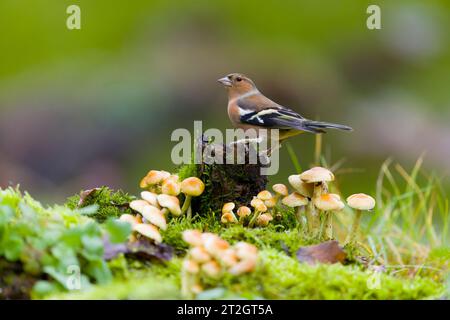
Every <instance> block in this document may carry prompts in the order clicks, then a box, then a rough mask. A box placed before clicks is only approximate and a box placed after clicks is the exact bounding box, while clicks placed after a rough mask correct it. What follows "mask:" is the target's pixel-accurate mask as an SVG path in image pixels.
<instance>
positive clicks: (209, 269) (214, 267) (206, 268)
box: [201, 260, 221, 278]
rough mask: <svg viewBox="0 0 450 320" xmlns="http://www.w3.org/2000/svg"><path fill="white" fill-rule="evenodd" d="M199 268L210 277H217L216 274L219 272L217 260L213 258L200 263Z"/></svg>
mask: <svg viewBox="0 0 450 320" xmlns="http://www.w3.org/2000/svg"><path fill="white" fill-rule="evenodd" d="M201 269H202V271H203V272H204V273H205V274H206V275H207V276H209V277H211V278H217V276H219V275H220V273H221V268H220V265H219V264H218V263H217V261H214V260H211V261H209V262H206V263H204V264H202V267H201Z"/></svg>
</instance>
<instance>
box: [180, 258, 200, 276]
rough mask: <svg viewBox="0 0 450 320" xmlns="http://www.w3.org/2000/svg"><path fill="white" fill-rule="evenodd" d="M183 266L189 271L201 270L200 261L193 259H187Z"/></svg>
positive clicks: (196, 271)
mask: <svg viewBox="0 0 450 320" xmlns="http://www.w3.org/2000/svg"><path fill="white" fill-rule="evenodd" d="M182 268H183V270H185V271H186V272H188V273H198V272H199V271H200V266H199V265H198V263H197V262H195V261H194V260H191V259H185V260H184V261H183V265H182Z"/></svg>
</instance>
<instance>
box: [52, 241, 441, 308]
mask: <svg viewBox="0 0 450 320" xmlns="http://www.w3.org/2000/svg"><path fill="white" fill-rule="evenodd" d="M180 269H181V259H180V258H175V259H173V260H171V261H169V262H168V263H164V264H153V265H151V266H148V269H146V271H133V272H132V274H133V276H132V278H130V279H127V280H123V281H122V282H117V281H116V282H114V283H113V284H111V285H106V286H97V287H93V288H92V289H91V290H90V291H88V292H84V293H71V294H65V295H62V296H57V298H58V299H60V298H61V299H178V298H180V296H179V291H180ZM372 279H373V273H372V272H370V271H364V270H362V269H361V268H359V267H357V266H343V265H340V264H334V265H327V264H321V265H317V266H310V265H307V264H302V263H299V262H298V261H296V259H295V258H291V257H289V256H287V255H285V254H284V253H282V252H279V251H277V250H274V249H267V250H262V251H261V252H260V263H259V265H258V268H257V270H255V272H253V273H249V274H244V275H240V276H239V277H235V276H231V275H226V276H224V277H222V278H220V279H217V280H212V279H203V281H204V282H203V283H204V284H205V286H206V288H208V289H209V290H207V291H205V292H204V293H202V294H201V295H199V296H198V297H197V298H201V299H226V298H245V299H258V298H263V299H344V300H349V299H431V298H437V297H441V296H442V295H443V294H444V292H445V288H444V286H443V285H441V284H438V283H436V282H434V281H432V280H430V279H425V278H420V277H416V278H414V279H412V280H405V279H399V278H395V277H393V276H390V275H387V274H379V279H380V282H379V286H377V287H376V288H373V289H370V283H372Z"/></svg>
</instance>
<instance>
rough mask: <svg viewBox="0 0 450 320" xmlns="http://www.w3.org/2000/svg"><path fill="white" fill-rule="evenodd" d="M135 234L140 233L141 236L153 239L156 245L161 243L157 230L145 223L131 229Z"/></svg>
mask: <svg viewBox="0 0 450 320" xmlns="http://www.w3.org/2000/svg"><path fill="white" fill-rule="evenodd" d="M133 229H134V230H135V231H136V232H138V233H140V234H141V235H143V236H145V237H147V238H150V239H153V240H154V241H155V242H156V243H161V242H162V237H161V234H160V233H159V230H158V228H156V227H155V226H154V225H152V224H147V223H138V224H136V225H135V226H134V228H133Z"/></svg>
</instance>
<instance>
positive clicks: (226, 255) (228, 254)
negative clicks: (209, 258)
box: [218, 248, 238, 267]
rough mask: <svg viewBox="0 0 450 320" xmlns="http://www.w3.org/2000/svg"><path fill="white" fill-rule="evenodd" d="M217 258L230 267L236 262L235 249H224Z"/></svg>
mask: <svg viewBox="0 0 450 320" xmlns="http://www.w3.org/2000/svg"><path fill="white" fill-rule="evenodd" d="M218 258H219V260H220V261H221V262H222V263H223V264H224V265H225V266H227V267H231V266H233V265H235V264H236V263H237V262H238V257H237V255H236V250H234V249H232V248H229V249H226V250H224V251H223V253H222V254H221V255H220V257H218Z"/></svg>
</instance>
